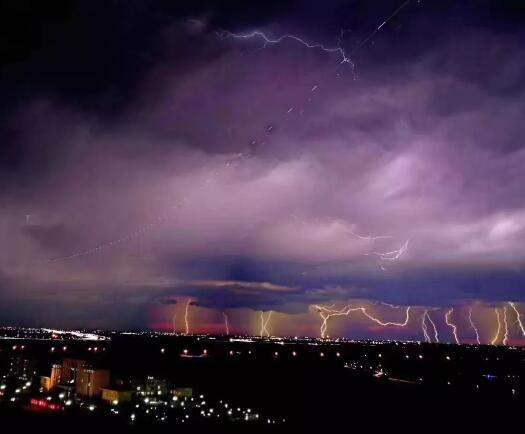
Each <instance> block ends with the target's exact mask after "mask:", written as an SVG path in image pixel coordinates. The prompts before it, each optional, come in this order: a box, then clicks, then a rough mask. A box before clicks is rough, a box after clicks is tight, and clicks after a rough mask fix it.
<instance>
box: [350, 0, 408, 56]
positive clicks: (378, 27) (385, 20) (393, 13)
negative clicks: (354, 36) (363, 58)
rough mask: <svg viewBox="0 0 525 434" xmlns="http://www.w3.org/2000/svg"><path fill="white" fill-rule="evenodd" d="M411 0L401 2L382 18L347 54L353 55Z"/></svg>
mask: <svg viewBox="0 0 525 434" xmlns="http://www.w3.org/2000/svg"><path fill="white" fill-rule="evenodd" d="M410 2H411V0H406V1H405V2H404V3H402V4H401V5H400V6H399V7H398V8H397V9H396V10H395V11H394V12H392V14H391V15H389V16H388V17H387V18H386V19H384V20H383V21H382V22H381V23H380V24H379V25H378V26H377V27H376V28H375V29H374V30H373V31H372V32H371V33H370V34H369V35H368V36H367V37H366V38H365V39H363V40H362V41H361V42H360V43H359V44H358V45H357V46H356V47H355V48H354V49H353V50H352V51H351V52H350V54H349V56H353V55H354V54H355V53H356V52H357V51H358V50H359V49H361V47H362V46H363V45H365V44H366V43H367V42H368V41H370V39H372V38H373V37H374V36H375V35H376V34H377V33H378V32H379V31H381V29H382V28H383V26H385V24H387V23H388V22H389V21H390V20H391V19H392V18H394V17H395V16H396V15H397V14H398V13H399V12H401V11H402V10H403V9H404V8H405V6H407V5H408V4H409V3H410Z"/></svg>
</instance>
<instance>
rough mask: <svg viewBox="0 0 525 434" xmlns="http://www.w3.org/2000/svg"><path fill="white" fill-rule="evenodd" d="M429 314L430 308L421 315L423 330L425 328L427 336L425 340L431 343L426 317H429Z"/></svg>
mask: <svg viewBox="0 0 525 434" xmlns="http://www.w3.org/2000/svg"><path fill="white" fill-rule="evenodd" d="M427 314H428V310H427V309H425V312H423V315H422V316H421V330H423V336H424V338H425V341H426V342H427V343H430V342H432V340H431V339H430V336H429V334H428V328H427V324H426V321H425V320H426V318H427Z"/></svg>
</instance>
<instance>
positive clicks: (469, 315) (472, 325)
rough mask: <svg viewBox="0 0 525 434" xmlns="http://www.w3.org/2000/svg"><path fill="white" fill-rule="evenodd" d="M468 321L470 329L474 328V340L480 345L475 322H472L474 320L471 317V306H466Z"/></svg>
mask: <svg viewBox="0 0 525 434" xmlns="http://www.w3.org/2000/svg"><path fill="white" fill-rule="evenodd" d="M468 321H469V323H470V327H472V330H474V333H476V342H477V343H478V345H481V341H480V339H479V331H478V328H477V327H476V324H474V320H473V319H472V308H471V307H469V308H468Z"/></svg>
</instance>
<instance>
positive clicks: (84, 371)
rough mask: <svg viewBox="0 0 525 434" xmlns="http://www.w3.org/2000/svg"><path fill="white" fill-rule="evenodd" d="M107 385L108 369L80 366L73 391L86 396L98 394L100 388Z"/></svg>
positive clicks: (100, 390)
mask: <svg viewBox="0 0 525 434" xmlns="http://www.w3.org/2000/svg"><path fill="white" fill-rule="evenodd" d="M108 385H109V371H108V370H106V369H93V368H91V367H82V368H80V369H79V370H78V371H77V376H76V379H75V392H77V393H78V394H79V395H82V396H86V397H89V398H91V397H93V396H100V394H101V393H102V389H103V388H105V387H107V386H108Z"/></svg>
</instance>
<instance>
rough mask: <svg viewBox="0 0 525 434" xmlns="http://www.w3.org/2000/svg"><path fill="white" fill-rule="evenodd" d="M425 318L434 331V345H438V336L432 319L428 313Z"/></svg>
mask: <svg viewBox="0 0 525 434" xmlns="http://www.w3.org/2000/svg"><path fill="white" fill-rule="evenodd" d="M426 316H427V319H428V321H429V322H430V324H432V328H433V329H434V339H435V340H436V343H439V335H438V330H437V327H436V324H435V323H434V321H432V318H431V317H430V314H429V313H428V312H427V315H426Z"/></svg>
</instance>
